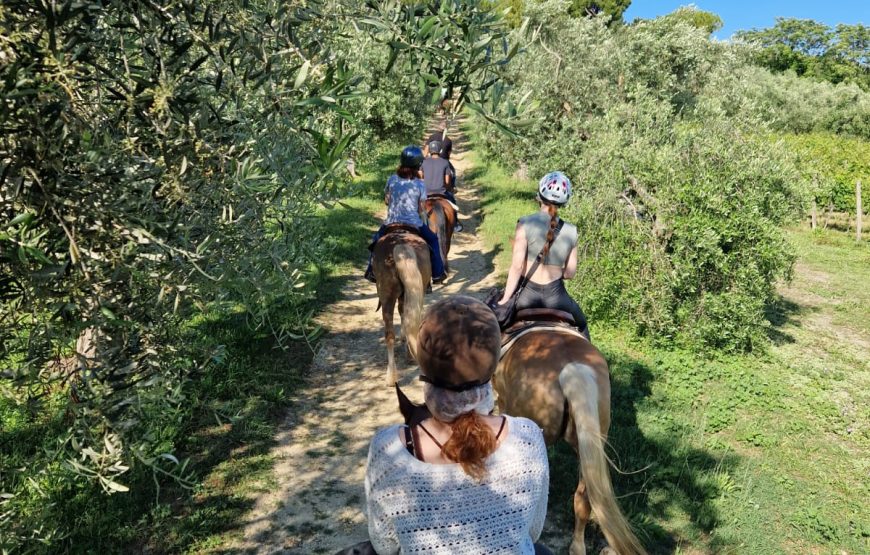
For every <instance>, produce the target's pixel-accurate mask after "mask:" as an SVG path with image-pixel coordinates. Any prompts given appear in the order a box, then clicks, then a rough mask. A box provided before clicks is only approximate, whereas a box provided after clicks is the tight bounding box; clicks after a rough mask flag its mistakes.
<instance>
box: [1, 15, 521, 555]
mask: <svg viewBox="0 0 870 555" xmlns="http://www.w3.org/2000/svg"><path fill="white" fill-rule="evenodd" d="M504 38H505V31H503V30H502V27H501V23H500V21H499V19H498V17H497V16H495V15H493V14H491V13H489V12H482V11H481V10H479V9H478V7H477V5H476V4H475V3H467V2H459V1H454V2H430V3H424V4H419V5H408V4H405V3H401V2H395V1H383V2H377V1H374V0H373V1H370V2H368V3H367V4H360V3H357V2H350V1H348V2H342V1H331V2H327V1H325V0H324V1H320V0H310V1H306V2H284V1H278V0H251V1H245V2H239V1H233V0H219V1H213V2H202V1H199V0H184V1H173V2H169V1H159V0H147V1H129V0H127V1H122V0H118V1H102V2H97V1H93V2H87V1H78V0H64V1H48V0H45V1H38V2H32V1H14V0H12V1H8V2H4V3H3V5H2V6H0V98H2V101H0V128H2V136H0V372H2V374H0V394H2V395H3V397H4V399H5V401H6V402H9V403H13V404H16V405H17V406H21V407H27V409H28V410H29V411H30V414H32V415H33V417H34V418H39V417H41V416H40V415H42V414H43V412H46V413H49V412H51V413H52V414H57V413H61V414H63V422H64V431H63V432H62V433H61V434H60V439H59V442H58V447H57V449H56V452H54V453H53V454H52V455H51V456H50V457H49V459H50V460H51V461H60V462H61V463H62V467H63V469H65V471H67V472H72V473H74V474H76V475H77V476H78V477H79V478H81V477H86V478H89V479H91V480H93V481H95V482H97V483H99V484H101V485H102V487H103V489H104V490H105V491H106V492H109V493H112V492H123V491H126V490H127V486H125V485H124V483H123V479H122V478H121V476H122V475H123V474H124V473H125V472H127V471H128V469H129V468H130V467H131V466H133V465H141V466H143V467H145V468H151V469H152V471H153V472H154V473H155V475H169V476H174V477H175V478H177V479H180V480H182V481H187V480H188V478H189V476H188V473H187V472H186V470H185V468H184V465H183V464H182V463H180V462H179V461H178V459H176V457H175V456H174V455H173V454H172V453H171V450H172V438H166V437H161V434H160V432H159V430H160V429H161V421H163V420H164V419H168V420H174V421H177V420H178V419H183V418H185V415H187V414H189V411H190V407H189V401H188V399H187V398H186V396H185V393H184V386H185V384H186V383H188V382H189V380H190V379H192V378H195V377H196V376H197V375H199V374H201V373H203V372H207V371H208V367H209V365H211V364H213V363H214V362H215V361H219V360H220V358H221V356H222V353H221V352H219V351H217V352H202V351H200V350H198V349H197V346H195V345H188V344H185V343H184V342H183V341H181V340H180V337H181V335H180V333H181V329H182V327H183V326H184V325H185V322H189V321H190V319H191V317H192V316H194V315H196V314H198V313H201V312H205V311H208V310H212V309H214V308H215V307H220V306H232V307H241V308H242V309H243V310H245V311H246V313H247V315H248V321H249V324H250V325H251V326H252V327H254V328H256V329H259V330H262V331H264V332H267V333H271V334H273V335H274V337H275V338H276V340H277V343H278V344H279V345H281V344H285V343H286V342H287V341H291V340H305V339H306V338H308V337H309V336H310V334H311V333H312V329H311V325H310V323H309V322H308V317H307V316H306V313H305V312H303V311H301V308H300V307H301V306H302V301H304V300H305V299H307V298H310V297H311V296H312V295H313V294H314V291H313V290H312V288H311V286H310V284H309V283H307V281H308V274H309V272H310V269H311V268H312V267H313V266H314V265H315V264H316V263H317V261H318V260H319V259H320V258H321V255H322V252H321V247H320V246H319V240H318V237H317V236H316V235H315V230H316V229H317V226H312V225H310V223H311V218H312V217H313V210H314V208H315V207H316V206H317V205H318V204H327V205H328V204H329V202H330V201H331V200H332V199H334V198H335V197H336V196H338V195H340V194H341V193H342V192H343V191H344V186H345V182H346V178H345V169H344V168H345V157H346V155H347V153H348V152H350V151H351V150H352V149H353V148H354V144H355V143H354V141H355V140H356V139H357V138H358V137H360V133H361V132H367V133H368V135H367V136H368V137H371V136H373V135H372V133H371V132H369V129H370V128H371V126H372V125H374V124H375V123H376V122H375V118H380V120H379V122H378V123H379V124H380V125H381V126H382V127H383V128H385V129H389V128H390V126H391V125H393V124H394V123H395V122H405V124H406V125H407V119H408V118H409V117H416V118H417V119H418V120H419V117H420V115H421V114H422V110H423V109H424V108H425V104H424V103H421V102H420V101H419V100H418V97H420V96H424V97H426V98H430V97H432V96H433V92H432V91H438V92H439V94H440V91H441V90H443V89H446V90H447V91H448V94H454V95H456V96H457V97H458V98H459V99H460V100H463V101H466V102H469V103H470V102H473V103H475V105H476V106H479V107H480V109H481V111H482V112H483V113H485V114H487V116H488V117H490V119H492V120H493V121H496V118H495V117H494V116H493V115H492V114H494V113H495V112H493V111H492V110H491V109H490V108H488V107H491V106H492V104H493V103H492V102H491V100H492V97H493V92H494V91H495V90H496V89H495V88H494V87H495V85H494V82H495V81H494V80H496V75H497V74H498V72H500V71H501V70H502V68H503V67H504V64H505V63H506V61H507V60H508V59H509V58H510V56H511V55H512V51H511V49H510V48H509V47H508V45H507V43H506V41H505V40H503V39H504ZM373 41H374V42H376V44H377V53H376V55H377V56H383V57H384V59H385V61H384V63H383V64H382V65H377V64H372V66H371V68H369V69H368V70H365V69H364V68H363V66H364V65H365V63H366V60H368V59H370V58H368V57H367V56H368V52H369V47H370V46H371V44H372V43H373ZM432 44H435V45H436V46H431V45H432ZM372 50H374V49H372ZM360 52H362V53H363V54H362V55H360ZM372 57H376V56H375V55H373V56H372ZM394 67H395V68H396V71H397V72H398V71H399V70H401V72H402V75H400V76H399V77H398V79H400V81H399V82H401V83H404V81H401V79H406V77H407V75H408V74H411V73H415V74H419V75H420V76H421V77H420V78H416V77H415V78H414V79H413V82H414V83H415V85H416V87H417V88H414V89H412V90H407V89H404V94H403V93H402V90H401V89H398V88H396V87H393V88H392V89H390V92H391V94H392V95H393V97H394V99H395V102H396V103H397V104H401V105H403V106H408V105H412V106H413V107H414V108H413V109H412V110H409V111H408V112H407V114H406V115H402V114H398V115H395V116H394V115H391V114H389V113H388V112H387V105H386V104H377V101H374V102H375V103H374V104H371V102H372V100H371V97H372V96H377V95H378V94H379V92H380V91H383V90H384V89H383V88H379V87H378V85H376V84H374V82H375V81H377V80H380V81H381V82H382V83H383V82H386V81H389V80H391V79H394V77H392V76H391V75H390V74H391V72H393V68H394ZM366 81H368V82H366ZM421 93H425V94H421ZM366 102H369V103H370V104H369V105H368V107H367V106H366V104H365V103H366ZM377 106H380V109H374V110H373V109H371V108H372V107H377ZM59 392H60V393H63V394H62V395H60V398H62V399H65V401H64V402H63V406H62V407H60V408H58V407H57V406H51V407H49V406H47V405H48V404H49V401H50V402H51V403H55V402H56V400H57V398H58V393H59ZM49 418H50V416H49ZM52 464H54V463H52ZM54 468H55V470H56V469H57V468H56V467H54ZM0 478H2V483H0V486H2V487H0V493H3V494H4V497H3V498H2V500H0V502H2V503H4V504H3V508H2V509H0V511H2V513H0V526H2V527H3V528H4V529H5V530H4V533H3V535H4V536H5V537H7V538H12V537H15V535H16V534H24V533H25V532H27V533H28V534H29V533H30V531H23V530H21V529H19V528H16V526H19V525H20V522H18V521H17V519H16V514H15V499H14V498H15V494H14V493H9V492H16V491H19V490H21V489H22V488H24V489H26V488H28V487H30V486H28V485H27V484H26V483H24V481H23V480H19V479H18V478H16V475H15V474H14V473H13V474H11V475H10V474H5V473H4V474H3V475H2V476H0ZM34 484H35V482H34ZM34 487H36V486H34ZM38 489H39V488H37V490H38ZM39 491H41V490H39ZM10 496H11V497H10ZM10 498H11V499H12V500H11V501H10ZM10 507H12V508H11V509H10ZM9 526H11V527H12V528H11V529H10V528H9ZM7 531H8V534H7V533H6V532H7ZM22 537H23V536H22ZM43 539H45V538H43ZM46 541H48V540H47V539H46Z"/></svg>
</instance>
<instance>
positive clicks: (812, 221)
mask: <svg viewBox="0 0 870 555" xmlns="http://www.w3.org/2000/svg"><path fill="white" fill-rule="evenodd" d="M816 225H817V223H816V199H813V207H812V208H811V209H810V227H811V228H812V230H813V231H815V230H816Z"/></svg>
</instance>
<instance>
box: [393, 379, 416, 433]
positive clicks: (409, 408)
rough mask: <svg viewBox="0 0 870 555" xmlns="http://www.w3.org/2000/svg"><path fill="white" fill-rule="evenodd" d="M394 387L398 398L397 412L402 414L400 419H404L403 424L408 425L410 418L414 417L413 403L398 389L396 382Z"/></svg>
mask: <svg viewBox="0 0 870 555" xmlns="http://www.w3.org/2000/svg"><path fill="white" fill-rule="evenodd" d="M395 385H396V397H398V398H399V412H401V413H402V417H403V418H404V419H405V424H410V421H411V417H412V416H413V415H414V403H412V402H411V400H410V399H408V396H407V395H405V392H404V391H402V388H400V387H399V383H398V382H396V384H395Z"/></svg>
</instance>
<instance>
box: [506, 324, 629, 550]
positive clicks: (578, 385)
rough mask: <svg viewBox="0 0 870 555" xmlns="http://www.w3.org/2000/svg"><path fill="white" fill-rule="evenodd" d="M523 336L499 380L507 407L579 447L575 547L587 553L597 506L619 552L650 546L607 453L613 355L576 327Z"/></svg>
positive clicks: (551, 439)
mask: <svg viewBox="0 0 870 555" xmlns="http://www.w3.org/2000/svg"><path fill="white" fill-rule="evenodd" d="M517 337H518V338H517V339H516V342H515V343H514V344H513V345H511V346H510V348H509V349H508V351H507V353H505V354H504V356H503V357H502V359H501V362H500V363H499V366H498V369H497V370H496V373H495V376H493V380H492V382H493V387H494V388H495V390H496V392H497V393H498V407H499V411H500V412H501V413H502V414H510V415H513V416H525V417H526V418H530V419H532V420H534V421H535V422H536V423H537V424H538V425H539V426H540V427H541V428H542V429H543V431H544V439H545V440H546V442H547V443H548V444H552V443H555V442H556V441H557V440H559V439H563V438H564V439H565V440H567V441H568V442H569V443H570V444H571V445H572V446H573V447H574V449H575V450H576V451H577V454H578V457H579V459H580V471H581V472H580V483H579V484H578V485H577V490H576V491H575V492H574V536H573V538H572V541H571V555H583V554H585V553H586V546H585V543H584V532H585V529H586V523H587V522H588V520H589V515H590V513H591V512H594V513H595V518H596V521H597V522H598V524H599V526H600V527H601V531H602V532H604V537H605V538H606V539H607V542H608V543H609V544H610V547H611V548H612V549H613V550H615V551H616V552H617V553H619V555H632V554H636V553H640V554H643V553H645V551H644V549H643V546H642V545H641V544H640V542H639V541H638V539H637V537H635V535H634V533H633V532H632V530H631V527H630V526H629V524H628V521H627V520H626V518H625V517H624V516H623V514H622V512H621V511H620V510H619V506H618V505H617V503H616V496H615V495H614V493H613V485H612V484H611V482H610V474H609V472H608V468H607V464H608V460H607V457H606V455H605V454H604V444H605V442H606V441H607V430H608V428H609V427H610V371H609V369H608V367H607V361H605V360H604V356H602V354H601V353H600V352H599V351H598V349H596V348H595V346H593V345H592V343H590V342H589V341H587V340H586V339H585V338H584V337H581V336H579V335H574V334H573V333H567V332H566V333H563V332H560V331H557V330H553V329H539V330H536V329H531V330H528V331H527V332H525V334H523V335H519V336H517ZM602 553H604V551H602Z"/></svg>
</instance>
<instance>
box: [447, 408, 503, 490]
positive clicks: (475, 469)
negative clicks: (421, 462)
mask: <svg viewBox="0 0 870 555" xmlns="http://www.w3.org/2000/svg"><path fill="white" fill-rule="evenodd" d="M450 427H451V429H452V433H451V435H450V439H448V440H447V443H445V444H444V447H442V449H441V452H442V453H444V456H445V457H447V458H448V459H450V460H451V461H453V462H457V463H459V464H460V466H462V470H464V471H465V473H466V474H468V475H469V476H471V477H472V478H474V479H475V480H482V479H483V478H484V477H485V476H486V464H485V461H486V458H487V457H488V456H490V455H491V454H492V453H493V452H495V448H496V439H495V434H493V433H492V430H491V429H490V428H489V426H488V425H487V424H486V422H484V420H483V417H481V416H480V415H479V414H477V412H476V411H473V410H472V411H469V412H466V413H464V414H461V415H460V416H458V417H457V418H456V420H454V421H453V422H452V423H451V426H450Z"/></svg>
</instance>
